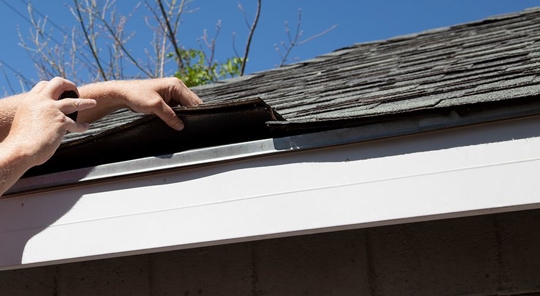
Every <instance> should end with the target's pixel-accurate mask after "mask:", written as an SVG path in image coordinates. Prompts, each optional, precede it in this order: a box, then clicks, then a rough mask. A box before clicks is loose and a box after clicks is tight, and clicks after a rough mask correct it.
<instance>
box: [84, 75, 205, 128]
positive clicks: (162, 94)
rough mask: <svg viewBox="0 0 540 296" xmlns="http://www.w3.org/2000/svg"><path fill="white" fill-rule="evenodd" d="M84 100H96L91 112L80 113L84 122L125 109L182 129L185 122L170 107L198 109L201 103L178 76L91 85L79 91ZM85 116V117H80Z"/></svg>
mask: <svg viewBox="0 0 540 296" xmlns="http://www.w3.org/2000/svg"><path fill="white" fill-rule="evenodd" d="M79 92H80V94H81V97H84V98H91V99H96V100H97V102H98V106H97V107H96V108H94V109H93V110H89V112H92V113H89V112H88V113H85V114H81V113H79V118H80V119H82V120H85V121H84V122H92V121H95V120H97V119H99V118H101V117H103V116H105V115H107V114H109V113H110V112H113V111H114V110H117V109H119V108H122V107H126V108H129V109H131V110H132V111H134V112H139V113H144V114H155V115H157V116H158V117H159V118H161V119H162V120H163V121H164V122H165V123H166V124H167V125H169V126H170V127H172V128H174V129H176V130H182V129H183V128H184V123H183V122H182V120H180V118H178V116H176V113H175V112H174V111H173V110H172V108H171V107H173V106H177V105H182V106H196V105H199V104H201V103H202V100H201V99H200V98H199V97H198V96H197V95H196V94H195V93H194V92H192V91H191V90H190V89H189V88H188V87H187V86H186V85H185V84H184V83H183V82H182V81H181V80H180V79H178V78H175V77H170V78H157V79H145V80H117V81H107V82H103V83H96V84H90V85H87V86H83V87H80V88H79ZM81 115H82V118H81Z"/></svg>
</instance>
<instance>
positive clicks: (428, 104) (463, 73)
mask: <svg viewBox="0 0 540 296" xmlns="http://www.w3.org/2000/svg"><path fill="white" fill-rule="evenodd" d="M539 65H540V9H530V10H526V11H524V12H520V13H512V14H508V15H502V16H495V17H492V18H489V19H486V20H482V21H478V22H473V23H468V24H460V25H457V26H453V27H448V28H441V29H435V30H430V31H426V32H421V33H418V34H412V35H407V36H398V37H395V38H392V39H389V40H382V41H373V42H369V43H361V44H355V45H353V46H351V47H347V48H343V49H339V50H336V51H334V52H331V53H328V54H325V55H322V56H320V57H317V58H314V59H311V60H307V61H303V62H299V63H296V64H293V65H289V66H286V67H282V68H278V69H272V70H268V71H262V72H258V73H254V74H252V75H249V76H246V77H242V78H235V79H230V80H227V81H222V82H218V83H215V84H212V85H206V86H200V87H195V88H193V90H194V91H195V92H196V93H198V94H199V96H200V97H201V98H202V99H203V100H204V101H207V102H219V101H227V100H231V99H242V98H251V97H260V98H262V99H263V100H265V102H266V103H268V104H269V105H270V106H272V107H273V108H274V109H276V110H277V111H278V112H279V113H280V114H282V115H283V117H284V118H285V119H286V120H288V121H292V122H295V121H296V122H303V121H313V120H319V121H320V120H325V119H328V120H331V119H335V118H343V117H349V118H350V117H352V118H362V117H365V116H370V117H373V116H385V115H386V114H396V113H398V114H406V113H408V112H412V111H417V110H437V109H438V108H451V107H458V106H462V105H470V104H477V103H489V102H496V101H501V100H512V99H516V98H523V97H532V96H537V95H540V86H538V81H537V77H538V76H539V74H540V67H539ZM139 117H140V116H139V115H134V114H132V113H130V112H118V113H115V114H113V115H111V116H108V117H106V118H105V119H103V120H101V121H99V122H97V123H95V124H94V125H93V127H92V129H90V130H89V131H88V132H86V133H84V134H71V135H68V136H66V139H65V141H72V140H75V139H83V138H84V137H89V136H92V135H95V134H98V133H101V132H103V131H106V130H109V129H111V128H114V127H116V126H119V125H122V124H125V123H129V122H131V121H133V120H135V119H137V118H139Z"/></svg>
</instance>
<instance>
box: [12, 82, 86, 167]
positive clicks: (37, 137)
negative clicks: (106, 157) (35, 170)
mask: <svg viewBox="0 0 540 296" xmlns="http://www.w3.org/2000/svg"><path fill="white" fill-rule="evenodd" d="M64 91H75V92H76V93H78V91H77V87H76V86H75V84H73V83H72V82H70V81H68V80H65V79H63V78H59V77H56V78H53V79H52V80H50V81H41V82H39V83H38V84H36V86H34V88H32V90H31V91H30V92H28V93H26V94H25V95H24V96H23V97H21V98H19V99H18V106H17V111H16V112H15V116H14V118H13V122H12V124H11V128H10V130H9V133H8V135H7V137H6V139H5V141H7V142H9V143H12V144H15V145H16V146H17V147H20V149H22V151H24V154H25V155H27V156H29V157H30V158H31V160H32V161H31V162H32V163H31V166H34V165H40V164H43V163H44V162H45V161H47V160H48V159H49V158H50V157H51V156H52V155H53V154H54V152H55V151H56V149H57V148H58V146H59V145H60V143H61V141H62V139H63V138H64V135H65V134H66V132H67V131H70V132H84V131H86V130H87V129H88V124H87V123H77V122H74V121H73V120H72V119H70V118H69V117H67V116H66V115H65V114H70V113H73V112H75V111H80V110H84V109H89V108H92V107H94V106H95V105H96V101H95V100H91V99H64V100H61V101H58V97H60V95H61V94H62V93H63V92H64Z"/></svg>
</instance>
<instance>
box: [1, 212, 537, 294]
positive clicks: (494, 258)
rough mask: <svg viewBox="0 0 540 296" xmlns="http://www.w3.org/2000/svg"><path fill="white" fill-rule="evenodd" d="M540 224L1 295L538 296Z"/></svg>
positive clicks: (144, 264) (121, 273)
mask: <svg viewBox="0 0 540 296" xmlns="http://www.w3.org/2000/svg"><path fill="white" fill-rule="evenodd" d="M539 227H540V211H539V210H535V211H523V212H515V213H506V214H496V215H486V216H478V217H470V218H460V219H451V220H441V221H434V222H423V223H412V224H404V225H397V226H386V227H377V228H370V229H359V230H351V231H342V232H335V233H325V234H316V235H309V236H299V237H290V238H283V239H272V240H265V241H256V242H250V243H240V244H230V245H223V246H215V247H206V248H197V249H190V250H182V251H174V252H166V253H158V254H151V255H140V256H132V257H124V258H116V259H107V260H98V261H90V262H83V263H73V264H65V265H57V266H48V267H40V268H30V269H23V270H14V271H4V272H0V295H11V296H17V295H100V296H107V295H185V296H187V295H280V296H285V295H325V296H328V295H340V296H345V295H540V231H539ZM537 293H538V294H537Z"/></svg>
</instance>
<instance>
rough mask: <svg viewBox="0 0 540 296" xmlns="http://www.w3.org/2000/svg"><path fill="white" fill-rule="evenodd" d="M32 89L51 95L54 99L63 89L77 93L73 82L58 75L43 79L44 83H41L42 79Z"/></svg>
mask: <svg viewBox="0 0 540 296" xmlns="http://www.w3.org/2000/svg"><path fill="white" fill-rule="evenodd" d="M33 91H36V92H38V93H40V94H43V95H45V96H48V97H51V98H53V99H55V100H56V99H58V98H59V97H60V95H61V94H62V93H63V92H65V91H74V92H75V93H77V95H78V94H79V91H78V90H77V86H76V85H75V84H74V83H73V82H71V81H69V80H67V79H64V78H60V77H55V78H53V79H51V80H50V81H45V83H43V81H42V82H39V83H38V84H37V85H36V86H35V87H34V89H33Z"/></svg>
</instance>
